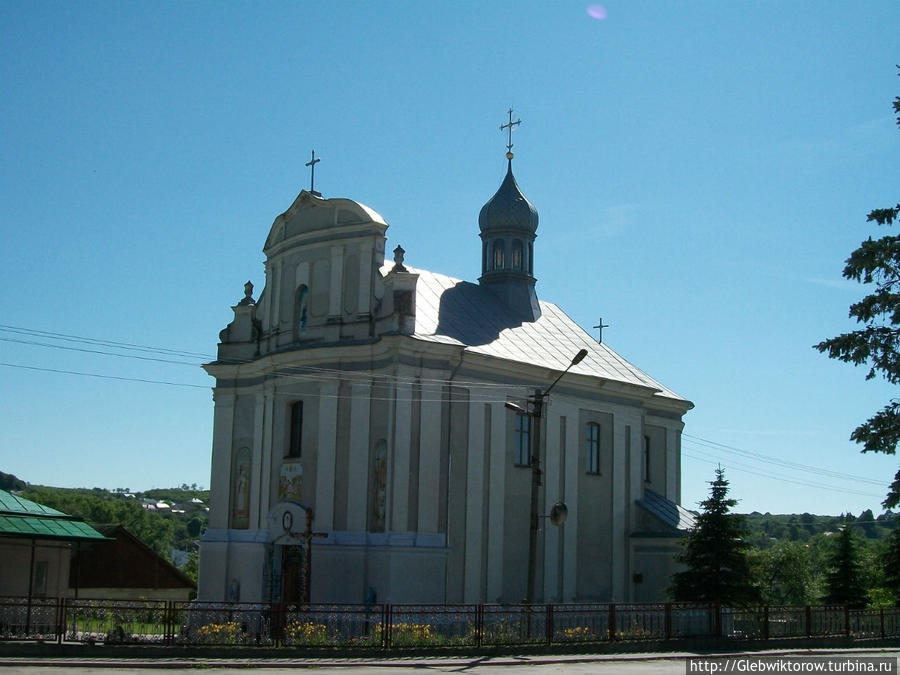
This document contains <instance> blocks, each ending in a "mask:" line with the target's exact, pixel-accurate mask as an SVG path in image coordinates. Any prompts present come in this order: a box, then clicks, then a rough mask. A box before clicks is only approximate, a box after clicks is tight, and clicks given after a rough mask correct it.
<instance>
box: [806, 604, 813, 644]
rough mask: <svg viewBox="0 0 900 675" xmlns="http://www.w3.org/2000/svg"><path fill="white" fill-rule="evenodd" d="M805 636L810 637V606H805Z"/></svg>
mask: <svg viewBox="0 0 900 675" xmlns="http://www.w3.org/2000/svg"><path fill="white" fill-rule="evenodd" d="M806 637H812V607H810V606H809V605H807V606H806Z"/></svg>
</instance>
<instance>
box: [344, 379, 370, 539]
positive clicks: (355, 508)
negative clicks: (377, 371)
mask: <svg viewBox="0 0 900 675" xmlns="http://www.w3.org/2000/svg"><path fill="white" fill-rule="evenodd" d="M371 397H372V384H371V382H361V383H355V384H353V385H352V386H351V387H350V454H349V464H350V466H349V467H347V480H348V494H347V529H348V530H349V531H351V532H363V531H365V529H366V516H367V513H368V511H367V498H368V494H369V448H370V446H371V445H372V441H371V438H370V437H371V434H370V431H369V429H370V424H369V422H370V415H371V401H370V399H371Z"/></svg>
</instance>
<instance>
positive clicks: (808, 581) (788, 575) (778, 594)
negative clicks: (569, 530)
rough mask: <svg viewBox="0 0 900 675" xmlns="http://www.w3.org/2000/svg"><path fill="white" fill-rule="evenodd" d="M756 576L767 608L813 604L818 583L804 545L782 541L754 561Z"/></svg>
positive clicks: (807, 549) (753, 556) (756, 554)
mask: <svg viewBox="0 0 900 675" xmlns="http://www.w3.org/2000/svg"><path fill="white" fill-rule="evenodd" d="M751 562H752V563H753V567H754V572H755V574H754V576H755V577H756V579H757V581H758V582H759V585H760V593H761V594H762V601H763V602H765V603H766V604H767V605H808V604H810V603H811V602H812V599H813V594H814V588H815V579H814V575H813V565H812V556H811V555H810V551H809V548H808V547H807V546H805V545H804V544H798V543H796V542H793V541H779V542H776V543H775V545H774V546H772V547H771V548H769V549H766V550H764V551H758V552H756V553H755V554H753V555H752V557H751Z"/></svg>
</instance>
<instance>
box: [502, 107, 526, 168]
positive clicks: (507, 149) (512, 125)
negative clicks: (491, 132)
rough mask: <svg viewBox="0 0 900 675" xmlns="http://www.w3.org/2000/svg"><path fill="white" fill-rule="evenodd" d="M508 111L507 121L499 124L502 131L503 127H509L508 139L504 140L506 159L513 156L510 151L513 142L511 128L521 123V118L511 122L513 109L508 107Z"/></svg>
mask: <svg viewBox="0 0 900 675" xmlns="http://www.w3.org/2000/svg"><path fill="white" fill-rule="evenodd" d="M508 112H509V122H507V123H506V124H501V125H500V131H503V130H504V129H509V140H508V141H507V142H506V159H512V158H513V153H512V147H513V142H512V132H513V129H514V128H515V127H517V126H519V125H520V124H522V120H516V121H515V122H513V118H512V114H513V109H512V108H510V109H509V110H508Z"/></svg>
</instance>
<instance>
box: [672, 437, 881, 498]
mask: <svg viewBox="0 0 900 675" xmlns="http://www.w3.org/2000/svg"><path fill="white" fill-rule="evenodd" d="M681 436H682V438H683V439H689V440H691V441H694V442H695V443H698V444H699V445H701V446H704V445H705V446H709V447H711V448H712V449H714V450H720V451H723V452H728V453H731V454H736V455H739V456H743V457H747V458H750V459H753V460H755V461H758V462H764V463H766V464H775V465H778V466H783V467H786V468H789V469H796V470H799V471H806V472H809V473H814V474H818V475H820V476H823V477H826V478H838V479H840V480H848V479H849V480H854V481H859V482H863V483H869V484H872V485H879V486H883V483H882V482H881V481H877V480H874V479H872V478H866V477H864V476H854V475H852V474H848V473H843V472H840V471H832V470H830V469H823V468H822V467H818V466H810V465H809V464H800V463H799V462H789V461H787V460H784V459H779V458H778V457H772V456H770V455H764V454H762V453H760V452H753V451H752V450H745V449H743V448H737V447H735V446H732V445H726V444H724V443H719V442H717V441H710V440H707V439H705V438H700V437H699V436H692V435H691V434H686V433H684V432H682V434H681Z"/></svg>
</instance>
